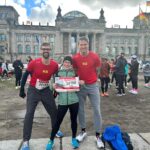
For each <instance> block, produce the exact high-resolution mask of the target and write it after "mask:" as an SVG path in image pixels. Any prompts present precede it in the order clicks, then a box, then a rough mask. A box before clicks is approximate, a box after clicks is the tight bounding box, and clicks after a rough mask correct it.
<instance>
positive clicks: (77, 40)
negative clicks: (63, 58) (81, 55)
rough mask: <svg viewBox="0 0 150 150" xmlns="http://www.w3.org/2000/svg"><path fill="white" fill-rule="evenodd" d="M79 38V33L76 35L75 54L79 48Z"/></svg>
mask: <svg viewBox="0 0 150 150" xmlns="http://www.w3.org/2000/svg"><path fill="white" fill-rule="evenodd" d="M79 38H80V33H77V39H76V52H78V51H79V47H78V42H79Z"/></svg>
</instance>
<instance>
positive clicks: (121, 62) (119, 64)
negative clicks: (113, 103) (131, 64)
mask: <svg viewBox="0 0 150 150" xmlns="http://www.w3.org/2000/svg"><path fill="white" fill-rule="evenodd" d="M126 64H127V60H126V59H125V57H124V53H121V54H120V56H118V58H117V61H116V66H115V69H116V78H117V84H118V93H117V96H123V95H125V89H124V85H123V83H124V77H125V66H126Z"/></svg>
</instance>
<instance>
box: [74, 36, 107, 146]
mask: <svg viewBox="0 0 150 150" xmlns="http://www.w3.org/2000/svg"><path fill="white" fill-rule="evenodd" d="M78 44H79V45H78V46H79V53H77V54H76V55H75V56H74V57H73V66H74V68H75V70H76V73H77V75H78V76H79V78H80V80H83V81H84V85H83V86H81V88H80V91H79V92H78V97H79V123H80V127H81V133H80V134H79V135H78V136H77V139H78V141H79V142H81V141H83V139H84V138H85V137H86V136H87V133H86V123H85V112H84V103H85V100H86V97H87V96H88V97H89V100H90V102H91V105H92V108H93V112H94V113H93V114H94V116H93V118H94V128H95V132H96V141H97V147H98V148H103V147H104V144H103V142H102V141H101V138H100V130H101V127H102V119H101V112H100V95H99V85H98V83H97V79H98V74H99V70H100V66H101V61H100V59H99V56H98V55H97V54H96V53H94V52H92V51H89V40H88V38H87V37H81V38H80V39H79V43H78Z"/></svg>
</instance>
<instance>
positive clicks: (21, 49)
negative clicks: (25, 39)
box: [17, 44, 23, 54]
mask: <svg viewBox="0 0 150 150" xmlns="http://www.w3.org/2000/svg"><path fill="white" fill-rule="evenodd" d="M17 49H18V53H19V54H22V53H23V46H22V45H21V44H19V45H18V46H17Z"/></svg>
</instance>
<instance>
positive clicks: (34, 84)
mask: <svg viewBox="0 0 150 150" xmlns="http://www.w3.org/2000/svg"><path fill="white" fill-rule="evenodd" d="M78 48H79V52H78V53H76V54H75V55H74V56H66V57H64V59H63V60H62V64H61V66H60V67H59V64H58V63H57V62H56V61H54V60H53V59H52V58H51V45H50V44H49V43H42V45H41V47H40V50H41V55H42V56H41V57H40V58H36V59H32V58H31V57H28V59H27V61H28V65H27V69H26V70H25V72H24V73H23V75H22V71H23V69H24V65H23V63H22V62H21V59H20V58H17V60H15V61H14V63H13V67H14V72H15V78H16V81H15V87H16V89H20V92H19V96H20V97H21V98H25V97H27V101H26V103H27V104H26V114H25V119H24V127H23V144H22V148H21V150H30V146H29V140H30V138H31V134H32V124H33V119H34V113H35V110H36V107H37V105H38V103H39V102H40V101H41V102H42V104H43V106H44V108H45V109H46V111H47V113H48V114H49V116H50V118H51V126H52V129H51V133H50V134H49V135H48V136H49V141H48V144H47V145H46V150H52V149H53V147H54V139H55V136H57V137H62V136H63V133H62V132H61V131H60V129H59V128H60V125H61V123H62V121H63V119H64V117H65V115H66V113H67V111H68V110H69V112H70V122H71V130H72V140H71V145H72V147H73V148H74V149H75V148H79V146H80V144H79V143H80V142H82V141H83V140H84V139H85V138H86V137H87V135H88V134H87V132H88V131H87V128H86V119H85V118H86V117H85V115H86V113H85V102H86V101H87V100H89V101H90V104H91V106H92V107H91V108H92V110H93V127H94V130H95V138H96V143H97V147H98V148H103V147H104V144H103V142H102V141H101V133H102V115H101V97H104V96H105V97H109V87H112V86H114V87H115V88H116V90H117V93H116V96H120V97H121V96H124V95H126V94H127V93H126V92H125V91H126V90H125V89H126V88H127V86H128V84H129V82H131V84H132V89H131V90H129V92H130V93H132V94H138V92H139V89H138V72H139V63H138V59H137V56H136V55H133V56H132V57H131V61H130V62H128V61H127V59H126V57H125V54H124V53H121V54H120V55H118V56H116V58H115V59H111V60H108V59H107V58H105V57H102V58H100V57H99V56H98V55H97V54H96V53H94V52H93V51H90V50H89V39H88V38H87V37H80V39H79V41H78ZM0 67H1V68H2V70H1V74H2V77H3V76H4V75H6V76H8V74H7V71H8V65H7V64H6V63H5V64H4V63H3V64H1V65H0ZM143 73H144V81H145V87H150V64H146V65H145V66H144V68H143ZM29 77H30V82H29V87H28V91H27V92H26V90H25V85H26V82H27V79H28V78H29ZM52 77H53V78H52ZM56 77H60V78H63V79H64V81H63V82H64V83H63V82H62V84H66V85H70V86H69V87H67V88H66V90H65V91H57V88H58V87H57V86H58V85H57V84H56V82H55V78H56ZM76 77H77V78H79V80H78V81H77V82H78V83H77V85H78V87H79V89H78V90H77V88H74V89H73V88H72V90H71V91H70V90H69V88H71V86H72V85H71V83H68V79H70V78H71V79H74V78H76ZM51 79H53V80H51ZM65 79H66V80H65ZM50 81H51V82H50ZM114 82H115V83H114ZM50 84H51V85H52V86H51V88H50V86H49V85H50ZM59 86H60V85H59ZM61 86H64V85H61ZM54 93H55V94H56V93H57V95H58V105H56V103H55V97H56V95H55V96H54ZM87 97H88V99H87ZM78 122H79V126H80V133H79V135H77V129H78Z"/></svg>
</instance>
